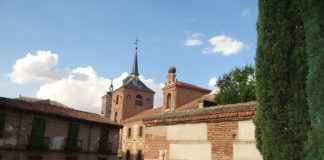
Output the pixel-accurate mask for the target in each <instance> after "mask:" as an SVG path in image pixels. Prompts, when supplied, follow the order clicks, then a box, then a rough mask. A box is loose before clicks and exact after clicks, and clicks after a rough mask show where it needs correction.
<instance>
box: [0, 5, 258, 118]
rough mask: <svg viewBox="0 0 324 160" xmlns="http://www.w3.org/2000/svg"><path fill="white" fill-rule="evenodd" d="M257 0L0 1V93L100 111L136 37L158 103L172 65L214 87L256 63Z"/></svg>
mask: <svg viewBox="0 0 324 160" xmlns="http://www.w3.org/2000/svg"><path fill="white" fill-rule="evenodd" d="M257 15H258V10H257V1H256V0H245V1H244V2H243V1H240V0H203V1H201V0H200V1H199V0H177V1H175V0H159V1H158V0H154V1H152V0H136V1H134V0H118V1H103V0H91V1H90V0H88V1H86V0H84V1H76V0H69V1H66V0H56V1H49V0H30V1H21V0H0V20H1V21H0V55H1V58H0V96H1V97H17V96H18V95H23V96H30V97H38V98H43V99H52V100H56V101H59V102H62V103H64V104H67V105H69V106H71V107H73V108H76V109H80V110H85V111H90V112H95V113H98V112H99V110H100V97H101V96H102V95H103V94H105V92H106V91H107V89H108V87H109V85H110V83H111V79H114V87H115V88H117V87H119V86H120V85H121V81H122V79H123V78H125V77H126V76H127V74H128V73H129V72H130V70H131V66H132V61H133V57H134V44H133V43H134V41H135V39H136V38H138V39H139V46H138V47H139V71H140V75H141V79H142V80H143V81H144V82H145V83H146V84H147V85H148V86H149V87H151V88H152V89H153V90H155V91H156V96H155V105H156V106H159V105H160V104H161V96H162V92H161V86H163V84H164V82H165V78H166V74H167V70H168V67H169V66H170V65H174V66H175V67H176V68H177V79H178V80H181V81H185V82H189V83H193V84H196V85H199V86H202V87H205V88H209V89H212V90H213V89H214V87H213V86H214V84H215V82H216V80H217V78H218V77H219V76H221V75H222V74H224V73H227V72H229V71H231V70H232V69H233V68H234V67H241V66H243V65H246V64H252V65H254V60H255V51H256V39H257V35H256V21H257Z"/></svg>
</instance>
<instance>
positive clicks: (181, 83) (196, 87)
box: [176, 81, 211, 93]
mask: <svg viewBox="0 0 324 160" xmlns="http://www.w3.org/2000/svg"><path fill="white" fill-rule="evenodd" d="M176 85H177V86H180V87H184V88H189V89H194V90H199V91H202V92H206V93H210V92H211V90H209V89H206V88H202V87H199V86H196V85H193V84H190V83H186V82H182V81H177V82H176Z"/></svg>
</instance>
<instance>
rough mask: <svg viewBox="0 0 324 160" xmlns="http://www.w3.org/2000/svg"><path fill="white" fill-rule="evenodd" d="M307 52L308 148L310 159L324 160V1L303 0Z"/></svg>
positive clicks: (308, 157)
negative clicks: (309, 121)
mask: <svg viewBox="0 0 324 160" xmlns="http://www.w3.org/2000/svg"><path fill="white" fill-rule="evenodd" d="M304 5H305V16H304V23H305V31H306V50H307V57H308V66H309V74H308V76H307V94H308V104H309V114H310V119H311V128H312V130H311V132H310V134H309V141H308V147H307V153H308V155H307V159H308V160H323V159H324V143H323V141H324V20H323V17H324V1H323V0H304Z"/></svg>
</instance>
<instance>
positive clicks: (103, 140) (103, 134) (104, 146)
mask: <svg viewBox="0 0 324 160" xmlns="http://www.w3.org/2000/svg"><path fill="white" fill-rule="evenodd" d="M99 153H108V128H105V127H102V128H101V131H100V140H99Z"/></svg>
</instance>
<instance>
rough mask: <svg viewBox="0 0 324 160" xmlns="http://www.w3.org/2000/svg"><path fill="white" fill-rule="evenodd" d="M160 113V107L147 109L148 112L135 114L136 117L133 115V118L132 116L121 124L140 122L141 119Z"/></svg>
mask: <svg viewBox="0 0 324 160" xmlns="http://www.w3.org/2000/svg"><path fill="white" fill-rule="evenodd" d="M161 111H162V107H159V108H152V109H148V110H145V111H142V112H140V113H138V114H136V115H134V116H132V117H130V118H127V119H125V120H123V121H122V123H129V122H135V121H142V120H143V118H145V117H149V116H152V115H154V114H158V113H161Z"/></svg>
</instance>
